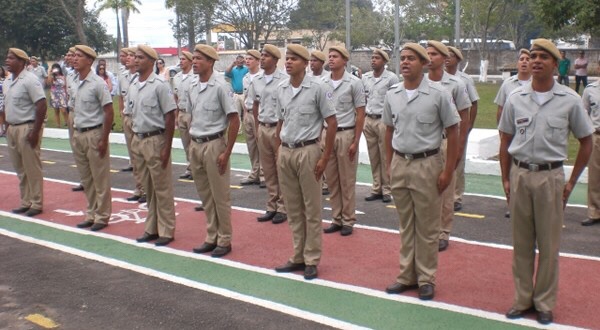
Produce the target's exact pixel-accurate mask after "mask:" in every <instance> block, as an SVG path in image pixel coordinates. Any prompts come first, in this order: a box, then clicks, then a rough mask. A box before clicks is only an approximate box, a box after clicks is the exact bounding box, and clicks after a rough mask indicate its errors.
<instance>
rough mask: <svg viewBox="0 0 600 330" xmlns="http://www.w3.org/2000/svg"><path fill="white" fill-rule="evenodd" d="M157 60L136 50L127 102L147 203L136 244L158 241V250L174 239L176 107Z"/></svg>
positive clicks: (145, 49) (135, 158)
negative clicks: (142, 231) (172, 156)
mask: <svg viewBox="0 0 600 330" xmlns="http://www.w3.org/2000/svg"><path fill="white" fill-rule="evenodd" d="M157 59H158V53H156V51H155V50H154V49H152V48H151V47H150V46H147V45H138V46H137V51H136V53H135V62H134V63H135V68H136V71H137V73H138V76H137V78H136V79H134V80H133V81H132V82H131V85H130V86H129V91H128V93H127V98H126V99H127V107H128V108H129V111H131V120H132V130H133V139H132V141H131V153H132V155H133V162H134V168H136V169H137V170H138V171H139V172H140V177H141V181H142V183H143V185H144V190H145V192H146V196H147V203H148V215H147V216H146V223H145V229H144V234H143V235H142V236H140V237H139V238H137V241H138V242H140V243H143V242H150V241H154V240H156V242H155V245H156V246H164V245H167V244H169V243H171V242H172V241H173V239H174V237H175V201H174V196H173V180H172V169H171V143H172V141H173V132H174V131H175V110H176V109H177V105H176V104H175V99H174V98H173V93H172V92H171V88H170V87H169V82H167V81H165V79H164V78H163V77H162V76H158V75H157V74H156V73H154V70H153V69H154V64H155V62H156V60H157Z"/></svg>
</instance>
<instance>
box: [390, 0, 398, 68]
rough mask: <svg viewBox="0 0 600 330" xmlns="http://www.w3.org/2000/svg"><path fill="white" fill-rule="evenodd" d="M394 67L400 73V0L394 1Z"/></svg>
mask: <svg viewBox="0 0 600 330" xmlns="http://www.w3.org/2000/svg"><path fill="white" fill-rule="evenodd" d="M392 58H393V59H394V67H395V68H396V70H395V71H396V75H399V74H400V0H395V1H394V54H393V55H392Z"/></svg>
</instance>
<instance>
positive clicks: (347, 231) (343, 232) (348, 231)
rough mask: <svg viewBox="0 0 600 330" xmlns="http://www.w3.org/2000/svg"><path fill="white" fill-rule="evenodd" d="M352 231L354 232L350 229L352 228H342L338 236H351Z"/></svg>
mask: <svg viewBox="0 0 600 330" xmlns="http://www.w3.org/2000/svg"><path fill="white" fill-rule="evenodd" d="M353 230H354V228H352V226H342V230H340V235H342V236H349V235H352V231H353Z"/></svg>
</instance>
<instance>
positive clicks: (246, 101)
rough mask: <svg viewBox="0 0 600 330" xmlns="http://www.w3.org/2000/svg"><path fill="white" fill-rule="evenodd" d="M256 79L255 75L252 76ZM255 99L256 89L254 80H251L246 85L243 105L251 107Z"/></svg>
mask: <svg viewBox="0 0 600 330" xmlns="http://www.w3.org/2000/svg"><path fill="white" fill-rule="evenodd" d="M254 79H256V77H255V78H254ZM255 100H256V91H255V89H254V81H251V82H250V84H249V85H248V93H247V94H246V98H245V99H244V105H245V106H246V108H247V109H252V106H253V105H254V101H255Z"/></svg>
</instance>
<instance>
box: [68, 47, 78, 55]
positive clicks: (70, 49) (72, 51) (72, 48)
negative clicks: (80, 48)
mask: <svg viewBox="0 0 600 330" xmlns="http://www.w3.org/2000/svg"><path fill="white" fill-rule="evenodd" d="M76 50H77V49H75V47H71V48H69V53H73V54H75V51H76Z"/></svg>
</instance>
